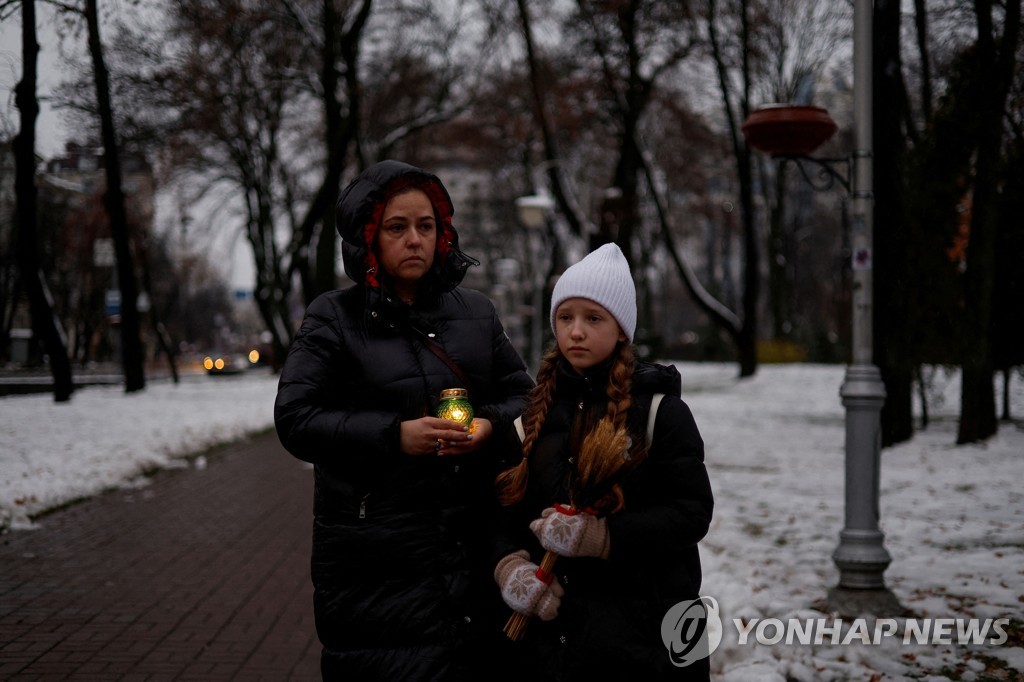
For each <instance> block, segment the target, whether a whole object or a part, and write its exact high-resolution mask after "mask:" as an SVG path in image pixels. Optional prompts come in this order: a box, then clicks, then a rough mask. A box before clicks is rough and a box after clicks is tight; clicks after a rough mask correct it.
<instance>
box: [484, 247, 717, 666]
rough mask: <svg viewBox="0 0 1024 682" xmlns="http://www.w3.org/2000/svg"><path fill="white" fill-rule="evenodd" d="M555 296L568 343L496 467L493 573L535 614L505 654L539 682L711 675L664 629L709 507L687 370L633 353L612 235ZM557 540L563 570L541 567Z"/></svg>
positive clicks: (628, 281)
mask: <svg viewBox="0 0 1024 682" xmlns="http://www.w3.org/2000/svg"><path fill="white" fill-rule="evenodd" d="M551 308H552V327H553V329H554V331H555V336H556V339H557V344H556V346H555V347H554V348H553V349H552V350H551V351H550V352H549V353H548V355H547V356H546V358H545V359H544V363H543V366H542V367H541V369H540V372H539V374H538V377H537V387H536V388H535V389H534V391H533V393H532V394H531V397H530V403H529V406H528V407H527V409H526V411H525V413H524V415H523V418H522V421H521V437H522V452H523V457H522V460H521V461H520V462H519V463H518V464H517V465H516V466H514V467H512V468H510V469H508V470H506V471H505V472H503V473H502V474H501V475H500V476H499V478H498V483H499V491H500V495H501V499H502V501H503V503H504V504H506V505H507V506H506V509H505V512H504V514H503V517H504V518H503V521H502V524H501V528H502V531H501V533H500V534H499V536H498V541H497V546H496V547H495V548H494V552H493V556H492V561H495V562H496V566H495V572H494V573H495V580H496V581H497V583H498V585H499V587H500V588H501V594H502V597H503V599H504V601H505V603H506V604H508V606H510V607H511V608H512V609H513V610H514V611H515V612H518V613H521V614H524V615H526V616H529V617H531V618H532V620H531V621H530V622H529V625H528V627H527V628H526V630H525V634H524V635H523V639H522V640H521V641H518V642H515V643H510V644H509V645H508V647H507V649H508V650H507V656H506V657H505V658H507V660H506V661H503V662H502V663H501V665H500V666H499V667H501V668H502V669H504V670H506V671H508V675H507V677H508V679H521V680H534V681H537V680H587V681H592V680H598V679H600V680H662V679H665V680H707V679H708V677H709V663H708V660H707V659H706V658H703V659H700V660H696V661H693V660H691V661H688V665H686V666H679V665H678V656H677V663H675V664H674V663H673V662H672V660H671V659H670V655H669V649H668V648H667V645H666V644H665V642H664V640H663V635H662V621H663V619H664V618H665V615H666V613H667V612H668V611H669V609H670V608H672V607H673V606H675V605H676V604H679V603H681V602H690V601H692V600H695V599H698V597H699V590H700V583H701V572H700V559H699V557H698V553H697V543H698V541H699V540H700V539H701V538H703V537H704V535H705V533H706V532H707V530H708V526H709V524H710V521H711V513H712V508H713V500H712V494H711V487H710V483H709V481H708V477H707V472H706V470H705V467H704V463H703V459H704V445H703V441H702V440H701V437H700V433H699V432H698V430H697V426H696V424H695V423H694V420H693V416H692V415H691V413H690V410H689V408H688V407H687V406H686V404H685V403H684V402H683V401H682V400H680V399H679V397H678V396H679V392H680V378H679V374H678V372H677V371H676V370H675V368H672V367H665V366H661V365H654V364H647V363H639V362H636V361H635V360H634V357H633V352H632V348H631V345H630V343H631V341H632V336H633V332H634V329H635V326H636V295H635V289H634V287H633V282H632V278H631V276H630V273H629V268H628V265H627V263H626V260H625V258H624V257H623V256H622V253H621V251H619V249H618V247H616V246H615V245H612V244H609V245H605V246H603V247H601V248H600V249H598V250H597V251H595V252H594V253H591V254H590V255H589V256H587V257H586V258H585V259H583V260H582V261H580V262H579V263H577V264H576V265H574V266H572V267H571V268H569V269H568V270H566V272H565V273H564V274H563V275H562V277H561V278H560V279H559V281H558V283H557V284H556V286H555V290H554V293H553V297H552V304H551ZM658 394H664V396H663V399H660V398H659V399H660V406H658V407H657V408H656V412H655V413H654V417H655V419H654V421H653V437H652V438H651V440H650V442H648V431H649V428H650V427H649V422H648V418H649V416H650V414H649V413H650V411H651V409H652V408H651V404H652V399H653V398H654V397H655V396H656V395H658ZM608 444H614V447H608ZM588 471H589V472H594V471H597V472H599V473H598V474H596V475H593V474H590V475H588V473H587V472H588ZM572 503H575V507H574V506H572ZM546 551H550V552H553V553H554V554H555V555H557V556H558V557H559V558H558V559H557V561H556V563H555V564H554V568H553V574H554V575H550V574H545V572H544V571H543V570H540V569H539V565H540V564H541V562H542V557H543V556H544V554H545V552H546ZM549 581H550V582H549ZM673 625H675V624H673Z"/></svg>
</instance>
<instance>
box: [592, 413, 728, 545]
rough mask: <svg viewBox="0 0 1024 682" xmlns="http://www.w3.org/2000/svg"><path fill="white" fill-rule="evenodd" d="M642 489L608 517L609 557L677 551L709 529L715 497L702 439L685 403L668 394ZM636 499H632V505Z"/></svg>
mask: <svg viewBox="0 0 1024 682" xmlns="http://www.w3.org/2000/svg"><path fill="white" fill-rule="evenodd" d="M643 469H645V470H646V471H645V475H644V477H643V481H642V482H638V484H637V485H639V486H642V489H639V490H629V491H626V508H625V509H624V510H623V511H622V512H620V513H619V514H615V515H613V516H611V517H610V518H609V520H608V531H609V535H610V538H611V554H610V556H609V559H610V560H611V561H627V562H636V561H644V560H647V559H657V558H661V557H666V556H678V555H681V554H682V553H683V552H685V551H687V550H689V549H690V548H692V547H694V546H695V545H696V544H697V543H698V542H699V541H700V540H701V538H703V537H704V535H705V534H706V533H707V532H708V527H709V526H710V524H711V513H712V510H713V508H714V498H713V496H712V493H711V483H710V481H709V480H708V473H707V469H706V468H705V467H704V441H703V440H702V439H701V437H700V432H699V431H698V430H697V424H696V423H695V422H694V419H693V415H692V414H691V412H690V408H689V407H687V405H686V403H684V402H683V401H682V400H680V399H679V398H677V397H675V396H671V395H667V396H665V399H664V400H663V401H662V402H661V405H660V406H659V409H658V414H657V417H656V421H655V428H654V439H653V442H652V444H651V448H650V450H649V452H648V455H647V461H645V462H644V464H643ZM630 500H634V501H635V502H634V504H630Z"/></svg>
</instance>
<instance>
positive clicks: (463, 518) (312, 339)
mask: <svg viewBox="0 0 1024 682" xmlns="http://www.w3.org/2000/svg"><path fill="white" fill-rule="evenodd" d="M452 213H453V208H452V203H451V199H450V198H449V196H448V193H447V191H446V190H445V188H444V186H443V185H442V184H441V182H440V180H438V178H437V177H435V176H434V175H431V174H429V173H426V172H424V171H422V170H420V169H417V168H414V167H412V166H409V165H407V164H404V163H400V162H397V161H384V162H381V163H378V164H376V165H374V166H371V167H370V168H368V169H367V170H366V171H365V172H364V173H363V174H362V175H360V176H359V177H358V178H357V179H356V180H355V181H353V182H352V184H350V185H349V186H348V188H347V189H346V190H345V191H344V192H343V194H342V197H341V199H340V201H339V203H338V211H337V228H338V231H339V233H340V234H341V237H342V239H343V245H342V247H343V255H344V262H345V271H346V273H347V274H348V275H349V277H351V278H352V279H353V280H355V282H356V285H355V286H354V287H351V288H348V289H345V290H341V291H333V292H330V293H327V294H324V295H323V296H320V297H319V298H317V299H316V300H315V301H313V303H312V304H310V306H309V308H308V310H307V311H306V317H305V319H304V320H303V323H302V327H301V329H300V330H299V333H298V335H297V336H296V339H295V341H294V343H293V344H292V348H291V351H290V352H289V354H288V358H287V361H286V362H285V365H284V369H283V370H282V373H281V380H280V385H279V388H278V395H277V402H276V405H275V412H274V416H275V422H276V426H277V432H278V435H279V437H280V439H281V442H282V443H283V444H284V446H285V447H286V448H287V449H288V450H289V451H290V452H291V453H292V454H293V455H295V456H296V457H298V458H300V459H303V460H305V461H308V462H312V463H313V464H314V465H315V492H314V526H313V558H312V577H313V584H314V588H315V595H314V610H315V614H316V626H317V633H318V635H319V637H320V641H321V643H322V644H323V653H322V657H321V665H322V672H323V677H324V679H341V678H344V679H351V680H459V679H473V678H475V677H476V675H477V673H476V672H475V668H474V665H475V664H474V660H475V659H476V658H479V657H480V656H481V655H483V654H484V653H485V651H486V647H485V646H483V644H482V639H483V638H485V637H486V635H484V634H483V633H482V631H481V630H482V628H483V627H484V626H485V625H486V624H487V623H488V621H490V620H491V618H490V616H489V614H486V613H484V612H483V609H485V608H486V605H487V604H490V603H493V599H494V598H495V597H494V591H493V590H494V585H493V581H492V580H491V579H490V575H489V570H488V569H486V567H485V564H486V559H485V556H484V548H483V547H482V543H483V542H484V541H485V539H486V532H487V527H488V525H489V523H490V521H491V519H492V514H493V511H494V509H495V506H496V505H495V502H494V500H493V487H492V481H493V478H494V475H495V472H496V466H497V464H496V456H495V455H494V453H492V452H491V449H492V448H491V447H488V445H489V444H488V442H487V441H488V439H489V437H490V435H491V434H492V433H493V432H494V431H495V430H505V429H507V428H508V427H509V424H510V423H511V420H512V419H514V418H515V417H516V416H517V415H518V414H520V413H521V412H522V409H523V407H524V406H525V403H526V394H527V393H528V391H529V390H530V388H531V387H532V385H533V382H532V380H531V379H530V377H529V375H528V374H527V373H526V369H525V367H524V365H523V363H522V360H521V359H520V358H519V356H518V355H517V353H516V352H515V350H514V349H513V348H512V346H511V344H510V343H509V340H508V337H507V336H506V335H505V332H504V330H503V329H502V326H501V323H500V322H499V321H498V318H497V315H496V313H495V310H494V307H493V306H492V305H491V303H490V301H489V300H488V299H487V298H486V297H485V296H484V295H483V294H481V293H479V292H476V291H472V290H468V289H462V288H459V287H458V284H459V283H460V282H461V280H462V278H463V275H464V274H465V271H466V269H467V268H468V267H469V265H471V264H474V261H473V260H472V259H470V258H469V257H468V256H465V255H464V254H463V253H462V252H461V251H459V249H458V236H457V234H456V233H455V231H454V229H453V228H452V224H451V216H452ZM431 346H433V347H434V348H435V350H431ZM438 347H439V350H438ZM438 353H439V354H438ZM445 355H446V356H447V357H444V356H445ZM454 387H462V388H466V389H468V390H469V398H470V401H471V402H472V404H473V406H474V408H475V412H476V419H475V420H474V422H473V424H472V428H471V429H470V430H469V432H467V431H466V430H465V427H463V426H462V425H460V424H457V423H455V422H449V421H446V420H442V419H437V418H435V417H433V416H432V415H433V414H434V411H435V409H436V407H437V403H438V399H439V394H440V392H441V391H442V390H443V389H446V388H454ZM490 445H492V446H493V442H492V443H491V444H490Z"/></svg>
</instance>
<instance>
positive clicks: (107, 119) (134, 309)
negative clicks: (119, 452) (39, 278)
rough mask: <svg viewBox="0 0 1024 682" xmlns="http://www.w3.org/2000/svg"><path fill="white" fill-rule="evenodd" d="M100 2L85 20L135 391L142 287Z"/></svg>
mask: <svg viewBox="0 0 1024 682" xmlns="http://www.w3.org/2000/svg"><path fill="white" fill-rule="evenodd" d="M96 4H97V0H86V3H85V20H86V23H87V24H88V27H89V53H90V55H91V56H92V67H93V78H94V80H95V83H96V103H97V106H98V108H99V115H100V128H101V131H102V136H103V160H104V163H105V164H106V176H107V189H106V192H105V193H104V194H103V205H104V207H105V208H106V209H107V216H108V217H109V219H110V235H111V237H112V238H113V241H114V252H115V254H116V255H117V281H118V287H119V288H120V290H121V356H122V361H123V363H124V380H125V391H126V392H128V393H133V392H135V391H141V390H142V389H144V388H145V387H146V375H145V369H144V367H143V362H144V359H145V358H144V353H143V349H142V339H141V336H140V321H139V311H138V297H139V289H138V285H137V283H136V280H135V263H134V259H133V257H132V249H131V237H130V235H129V229H128V216H127V213H126V211H125V204H124V191H123V190H122V187H121V158H120V155H119V153H118V149H117V135H116V133H115V131H114V112H113V109H112V107H111V103H110V77H109V74H108V72H107V65H106V63H105V62H104V59H103V43H102V42H101V41H100V26H99V15H98V12H97V7H96Z"/></svg>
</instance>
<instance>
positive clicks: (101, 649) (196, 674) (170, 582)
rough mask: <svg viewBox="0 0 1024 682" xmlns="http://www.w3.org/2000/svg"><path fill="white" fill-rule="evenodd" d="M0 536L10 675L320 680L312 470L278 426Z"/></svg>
mask: <svg viewBox="0 0 1024 682" xmlns="http://www.w3.org/2000/svg"><path fill="white" fill-rule="evenodd" d="M207 461H208V465H207V467H206V468H205V469H196V468H190V469H187V470H173V471H168V472H161V473H159V474H158V475H157V476H156V477H155V478H154V480H153V482H152V484H151V485H149V486H147V487H145V488H141V489H136V490H131V491H117V492H113V493H108V494H106V495H103V496H100V497H98V498H95V499H92V500H88V501H86V502H83V503H81V504H77V505H74V506H72V507H70V508H68V509H66V510H64V511H61V512H57V513H55V514H51V515H49V516H46V517H44V518H43V519H42V520H41V521H40V523H41V525H42V528H40V529H39V530H34V531H17V532H12V533H8V534H6V535H3V536H0V680H6V679H12V678H13V679H16V680H19V681H20V680H36V679H38V680H44V679H45V680H53V679H81V680H84V679H88V680H113V679H117V680H120V679H131V680H134V679H139V680H142V679H151V680H229V679H240V680H258V679H266V680H286V679H291V680H318V679H319V677H320V676H319V652H320V646H319V643H318V642H317V640H316V634H315V631H314V625H313V613H312V587H311V585H310V582H309V552H310V532H311V522H312V485H313V483H312V481H313V476H312V471H311V470H310V469H308V468H306V467H305V466H304V464H303V463H302V462H299V461H298V460H296V459H293V458H292V457H291V456H290V455H288V454H286V453H285V451H284V450H283V449H282V448H281V446H280V444H279V443H278V441H277V438H276V436H275V435H274V434H272V433H270V434H266V435H263V436H259V437H257V438H255V439H253V440H251V441H249V442H245V443H239V444H235V445H231V446H228V447H226V448H223V449H221V450H219V451H216V452H213V453H210V454H209V455H208V456H207Z"/></svg>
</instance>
